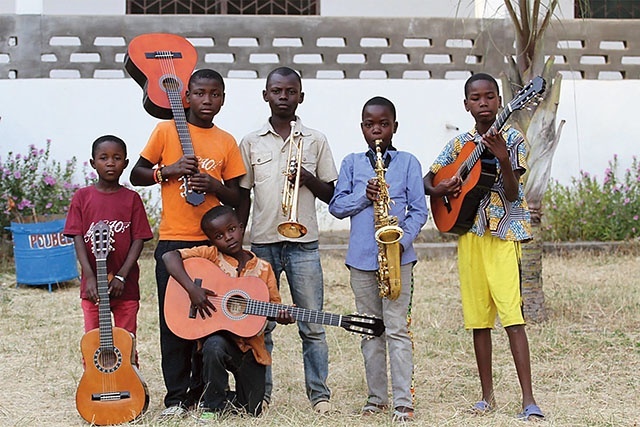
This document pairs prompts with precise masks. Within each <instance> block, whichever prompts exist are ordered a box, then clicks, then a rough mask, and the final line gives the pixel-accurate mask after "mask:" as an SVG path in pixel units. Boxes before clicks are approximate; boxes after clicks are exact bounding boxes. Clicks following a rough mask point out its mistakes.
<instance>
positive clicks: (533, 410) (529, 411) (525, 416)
mask: <svg viewBox="0 0 640 427" xmlns="http://www.w3.org/2000/svg"><path fill="white" fill-rule="evenodd" d="M530 417H535V418H536V419H540V420H541V419H543V418H544V414H543V413H542V410H541V409H540V407H539V406H538V405H536V404H535V403H532V404H530V405H527V406H526V407H525V408H524V411H522V412H520V413H519V414H518V415H516V418H517V419H519V420H520V421H531V420H530V419H529V418H530Z"/></svg>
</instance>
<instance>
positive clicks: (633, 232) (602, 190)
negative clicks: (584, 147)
mask: <svg viewBox="0 0 640 427" xmlns="http://www.w3.org/2000/svg"><path fill="white" fill-rule="evenodd" d="M543 206H544V210H543V213H544V215H543V217H542V236H543V238H544V239H545V240H547V241H558V240H560V241H573V240H585V241H588V240H593V241H610V240H615V241H620V240H630V239H637V238H638V237H640V220H639V219H638V215H640V163H639V162H638V159H637V158H636V157H635V156H634V157H633V161H632V164H631V167H630V168H628V169H627V170H626V171H625V172H624V174H622V175H621V174H619V172H618V157H617V156H615V155H614V157H613V160H612V161H609V167H608V168H607V169H606V170H605V172H604V178H603V179H602V182H600V181H599V180H598V179H597V177H596V176H592V175H590V174H589V173H588V172H584V171H582V172H580V177H579V178H572V179H571V184H569V185H562V184H560V183H559V182H558V181H557V180H554V181H552V182H551V183H550V185H549V188H548V189H547V192H546V194H545V197H544V201H543Z"/></svg>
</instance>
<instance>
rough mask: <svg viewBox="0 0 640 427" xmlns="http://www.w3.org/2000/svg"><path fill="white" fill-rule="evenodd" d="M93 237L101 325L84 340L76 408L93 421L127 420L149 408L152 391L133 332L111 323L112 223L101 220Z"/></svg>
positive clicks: (118, 421)
mask: <svg viewBox="0 0 640 427" xmlns="http://www.w3.org/2000/svg"><path fill="white" fill-rule="evenodd" d="M92 238H93V253H94V254H95V256H96V266H97V279H98V296H99V298H100V302H99V303H98V304H99V306H98V313H99V314H98V316H99V327H98V329H93V330H91V331H89V332H87V333H86V334H85V335H84V336H83V337H82V341H81V342H80V348H81V350H82V357H83V358H84V361H85V363H86V367H85V371H84V373H83V374H82V378H80V383H79V384H78V390H77V391H76V408H77V409H78V412H79V413H80V415H81V416H82V418H84V419H85V420H86V421H87V422H89V423H91V424H95V425H108V424H120V423H126V422H129V421H132V420H134V419H135V418H137V417H138V416H139V415H140V414H142V413H143V412H144V411H145V410H146V409H147V406H148V405H149V394H148V392H147V385H146V384H145V382H144V380H143V379H142V377H141V376H140V374H139V372H138V369H137V368H136V366H135V365H134V362H135V339H134V337H133V334H131V333H129V332H127V331H126V330H124V329H122V328H116V327H112V325H111V307H110V305H109V289H108V287H109V280H108V278H107V255H108V253H109V249H110V239H111V233H110V230H109V225H108V224H107V223H106V222H104V221H100V222H98V223H97V224H96V225H95V226H94V229H93V236H92Z"/></svg>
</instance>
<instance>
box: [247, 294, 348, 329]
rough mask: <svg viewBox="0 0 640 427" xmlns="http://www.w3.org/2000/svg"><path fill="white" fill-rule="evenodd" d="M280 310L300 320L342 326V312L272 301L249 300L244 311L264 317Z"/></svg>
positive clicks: (276, 313) (272, 315)
mask: <svg viewBox="0 0 640 427" xmlns="http://www.w3.org/2000/svg"><path fill="white" fill-rule="evenodd" d="M280 310H287V311H288V312H289V313H290V314H291V316H292V317H293V318H294V319H296V320H297V321H300V322H309V323H319V324H322V325H330V326H342V315H340V314H332V313H325V312H323V311H318V310H310V309H307V308H301V307H292V306H288V305H284V304H275V303H271V302H264V301H257V300H248V301H247V306H246V308H245V310H244V312H245V313H246V314H254V315H257V316H263V317H276V316H277V315H278V311H280Z"/></svg>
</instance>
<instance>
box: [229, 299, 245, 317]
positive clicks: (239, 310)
mask: <svg viewBox="0 0 640 427" xmlns="http://www.w3.org/2000/svg"><path fill="white" fill-rule="evenodd" d="M246 307H247V300H246V299H245V298H243V297H242V296H241V295H233V296H232V297H231V298H229V299H228V300H227V311H228V312H229V313H231V314H232V315H233V316H240V315H242V314H243V313H244V310H245V308H246Z"/></svg>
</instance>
